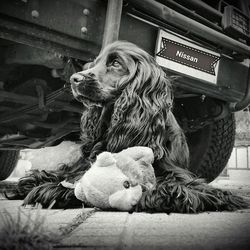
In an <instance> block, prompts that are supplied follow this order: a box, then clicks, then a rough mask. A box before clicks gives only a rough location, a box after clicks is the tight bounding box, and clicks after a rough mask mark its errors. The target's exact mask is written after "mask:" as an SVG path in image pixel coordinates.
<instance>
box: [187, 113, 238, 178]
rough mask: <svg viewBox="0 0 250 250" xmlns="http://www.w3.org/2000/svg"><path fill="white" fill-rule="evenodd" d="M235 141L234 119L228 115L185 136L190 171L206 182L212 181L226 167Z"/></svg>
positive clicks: (231, 115)
mask: <svg viewBox="0 0 250 250" xmlns="http://www.w3.org/2000/svg"><path fill="white" fill-rule="evenodd" d="M234 139H235V119H234V115H233V114H230V115H229V116H227V117H225V118H224V119H221V120H217V121H214V122H213V123H212V124H209V125H207V126H205V127H203V128H202V129H199V130H198V131H195V132H193V133H188V134H187V141H188V144H189V149H190V170H191V171H192V172H193V173H195V174H196V175H197V176H198V177H201V178H205V179H206V181H207V182H211V181H213V180H214V179H215V178H216V177H217V176H218V175H219V174H220V173H221V172H222V170H223V169H224V168H225V167H226V164H227V162H228V160H229V158H230V155H231V152H232V149H233V146H234Z"/></svg>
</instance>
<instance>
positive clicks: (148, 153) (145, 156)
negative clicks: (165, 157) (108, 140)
mask: <svg viewBox="0 0 250 250" xmlns="http://www.w3.org/2000/svg"><path fill="white" fill-rule="evenodd" d="M117 155H118V156H120V155H126V156H129V157H131V158H132V159H133V160H135V161H139V162H146V163H148V164H152V163H153V162H154V153H153V150H152V149H151V148H149V147H143V146H135V147H130V148H127V149H124V150H122V151H121V152H119V153H117Z"/></svg>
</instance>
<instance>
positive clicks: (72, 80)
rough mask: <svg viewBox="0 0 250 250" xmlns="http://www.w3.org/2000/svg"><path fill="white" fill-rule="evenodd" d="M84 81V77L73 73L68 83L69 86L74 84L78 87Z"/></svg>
mask: <svg viewBox="0 0 250 250" xmlns="http://www.w3.org/2000/svg"><path fill="white" fill-rule="evenodd" d="M83 80H84V76H83V75H81V74H79V73H75V74H73V75H72V76H71V77H70V83H71V84H75V85H78V84H79V83H80V82H82V81H83Z"/></svg>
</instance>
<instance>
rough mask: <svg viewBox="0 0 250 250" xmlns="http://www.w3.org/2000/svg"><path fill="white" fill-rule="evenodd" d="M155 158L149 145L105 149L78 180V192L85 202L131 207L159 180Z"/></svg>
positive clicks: (109, 206) (77, 194)
mask: <svg viewBox="0 0 250 250" xmlns="http://www.w3.org/2000/svg"><path fill="white" fill-rule="evenodd" d="M153 161H154V154H153V151H152V149H150V148H148V147H139V146H138V147H131V148H127V149H125V150H123V151H121V152H119V153H110V152H103V153H101V154H99V155H98V156H97V159H96V161H95V162H94V163H93V165H92V166H91V168H90V169H89V170H88V171H87V172H86V173H85V174H84V175H83V177H82V178H81V179H80V180H79V181H78V182H77V183H76V184H75V190H74V192H75V195H76V197H77V198H78V199H79V200H81V201H83V203H84V204H88V205H91V206H95V207H98V208H101V209H116V210H121V211H130V210H131V209H132V208H133V207H134V206H135V205H136V204H137V203H138V201H139V200H140V198H141V197H142V192H143V191H145V190H148V189H151V188H153V186H154V185H155V183H156V178H155V174H154V169H153V167H152V163H153Z"/></svg>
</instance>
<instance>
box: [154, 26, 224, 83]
mask: <svg viewBox="0 0 250 250" xmlns="http://www.w3.org/2000/svg"><path fill="white" fill-rule="evenodd" d="M155 58H156V62H157V63H158V64H159V65H160V66H162V67H164V68H166V69H168V70H171V71H174V72H177V73H180V74H182V75H185V76H188V77H191V78H195V79H199V80H202V81H206V82H209V83H213V84H216V83H217V76H218V68H219V62H220V54H218V53H216V52H214V51H212V50H209V49H206V48H204V47H202V46H200V45H198V44H197V43H196V42H194V41H192V40H190V39H187V38H185V37H183V36H179V35H177V34H174V33H172V32H166V31H163V30H159V33H158V38H157V43H156V54H155Z"/></svg>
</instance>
